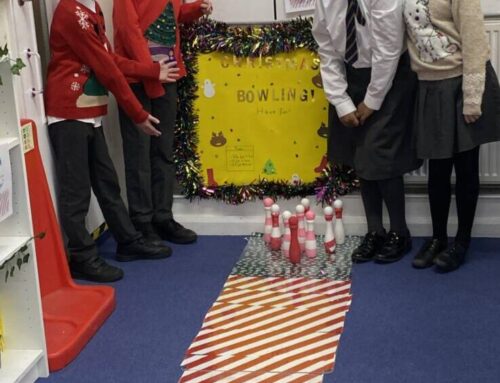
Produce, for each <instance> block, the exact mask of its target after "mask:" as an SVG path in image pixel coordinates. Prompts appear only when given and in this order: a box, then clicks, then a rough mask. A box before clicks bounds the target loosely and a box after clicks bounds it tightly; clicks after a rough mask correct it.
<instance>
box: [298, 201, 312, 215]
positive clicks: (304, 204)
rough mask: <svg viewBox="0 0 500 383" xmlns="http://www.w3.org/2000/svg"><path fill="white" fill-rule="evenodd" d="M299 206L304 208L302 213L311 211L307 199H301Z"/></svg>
mask: <svg viewBox="0 0 500 383" xmlns="http://www.w3.org/2000/svg"><path fill="white" fill-rule="evenodd" d="M300 204H301V205H302V206H304V213H305V214H307V212H308V211H309V209H311V202H309V200H308V199H307V198H302V200H301V201H300Z"/></svg>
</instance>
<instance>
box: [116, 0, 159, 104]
mask: <svg viewBox="0 0 500 383" xmlns="http://www.w3.org/2000/svg"><path fill="white" fill-rule="evenodd" d="M113 27H114V33H115V36H119V38H120V40H121V41H123V48H124V49H125V51H126V52H127V55H128V56H129V57H131V58H132V59H133V60H136V61H138V62H139V63H141V64H152V63H153V59H152V58H151V54H150V52H149V48H148V43H147V40H146V39H145V38H144V36H143V33H142V30H141V27H140V24H139V16H138V15H137V11H136V9H135V6H134V4H133V3H132V0H116V1H115V2H114V4H113ZM116 57H118V56H116ZM117 60H118V61H121V65H124V66H123V67H122V66H120V69H122V70H123V71H124V73H125V75H132V77H136V76H135V75H134V74H131V73H130V72H128V70H129V69H130V68H126V67H125V66H126V65H127V64H125V62H124V61H123V60H120V59H119V58H117ZM125 71H127V72H128V73H127V72H125ZM132 71H133V68H132ZM141 78H143V79H144V81H143V84H144V89H145V91H146V94H147V95H148V97H150V98H157V97H161V96H163V94H164V93H165V90H164V89H163V86H162V85H161V82H160V81H159V80H158V74H157V75H156V77H154V78H151V77H149V78H148V77H144V76H141Z"/></svg>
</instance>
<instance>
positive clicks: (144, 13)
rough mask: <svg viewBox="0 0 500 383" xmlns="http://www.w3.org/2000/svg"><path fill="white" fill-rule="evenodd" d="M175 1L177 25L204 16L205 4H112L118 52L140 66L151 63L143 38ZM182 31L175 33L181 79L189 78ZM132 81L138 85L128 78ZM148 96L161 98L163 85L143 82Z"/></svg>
mask: <svg viewBox="0 0 500 383" xmlns="http://www.w3.org/2000/svg"><path fill="white" fill-rule="evenodd" d="M169 1H170V2H172V5H173V7H174V13H175V19H176V21H177V22H178V23H189V22H193V21H195V20H196V19H198V18H199V17H201V16H202V15H203V13H202V11H201V7H200V5H201V3H202V1H201V0H199V1H196V2H194V3H189V4H183V1H182V0H115V1H114V5H113V27H114V31H115V35H114V44H115V49H116V52H117V53H118V54H120V55H122V56H124V57H128V58H129V59H132V60H137V61H139V62H141V63H145V64H146V63H151V62H152V58H151V53H150V51H149V48H148V42H147V40H146V38H145V37H144V34H145V32H146V30H147V29H148V28H149V26H150V25H151V24H152V23H153V22H155V21H156V19H157V18H158V17H159V16H160V15H161V13H162V12H163V10H164V9H165V7H166V6H167V4H168V2H169ZM180 45H181V41H180V31H179V28H177V30H176V44H175V51H174V54H175V59H176V61H177V66H178V67H179V69H180V72H179V75H180V77H182V76H185V75H186V68H185V67H184V62H183V60H182V54H181V50H180ZM128 79H129V81H130V82H137V79H136V78H133V77H129V78H128ZM143 83H144V87H145V90H146V94H147V95H148V97H150V98H156V97H161V96H162V95H163V93H164V89H163V86H162V85H161V83H160V81H158V80H154V81H151V80H145V81H143Z"/></svg>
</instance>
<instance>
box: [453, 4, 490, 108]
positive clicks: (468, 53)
mask: <svg viewBox="0 0 500 383" xmlns="http://www.w3.org/2000/svg"><path fill="white" fill-rule="evenodd" d="M455 24H456V26H457V28H458V30H459V32H460V37H461V38H462V56H463V65H464V77H463V93H464V114H465V115H469V116H480V115H481V112H482V111H481V104H482V101H483V93H484V84H485V77H486V62H487V61H488V58H489V46H488V40H487V39H486V30H485V27H484V18H483V11H482V9H481V2H480V0H459V1H458V20H455Z"/></svg>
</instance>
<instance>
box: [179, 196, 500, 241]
mask: <svg viewBox="0 0 500 383" xmlns="http://www.w3.org/2000/svg"><path fill="white" fill-rule="evenodd" d="M310 200H311V203H312V205H313V210H314V211H315V212H316V215H317V218H316V225H315V228H316V232H317V233H322V232H323V231H324V220H323V218H322V216H323V214H322V213H321V210H322V209H321V206H320V205H315V199H314V197H311V198H310ZM342 200H343V201H344V219H343V221H344V227H345V231H346V233H347V234H348V235H363V234H365V232H366V223H365V218H364V209H363V204H362V201H361V197H360V195H359V194H352V195H349V196H344V197H343V198H342ZM299 201H300V199H295V200H280V201H278V204H279V205H280V207H281V211H284V210H286V209H288V210H290V211H292V212H293V210H294V209H295V206H296V205H297V204H298V203H299ZM174 216H175V218H176V220H177V221H179V222H180V223H182V224H183V225H185V226H186V227H189V228H190V229H193V230H195V231H196V232H197V233H198V234H200V235H248V234H250V233H252V232H262V230H263V227H264V209H263V205H262V201H256V202H247V203H245V204H242V205H237V206H233V205H228V204H225V203H223V202H218V201H213V200H193V201H192V202H190V201H189V200H187V199H185V198H184V197H182V196H179V197H176V198H175V201H174ZM406 218H407V221H408V226H409V227H410V231H411V233H412V235H413V236H429V235H431V233H432V225H431V218H430V212H429V204H428V199H427V196H426V195H425V194H407V197H406ZM384 221H385V222H386V223H387V222H388V217H387V214H385V219H384ZM499 221H500V194H484V195H481V196H480V198H479V204H478V208H477V213H476V220H475V225H474V231H473V235H474V236H475V237H493V238H500V222H499ZM386 227H388V225H387V226H386ZM448 229H449V234H450V236H452V235H454V233H455V231H456V229H457V217H456V209H455V201H454V200H453V201H452V205H451V209H450V219H449V226H448Z"/></svg>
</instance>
